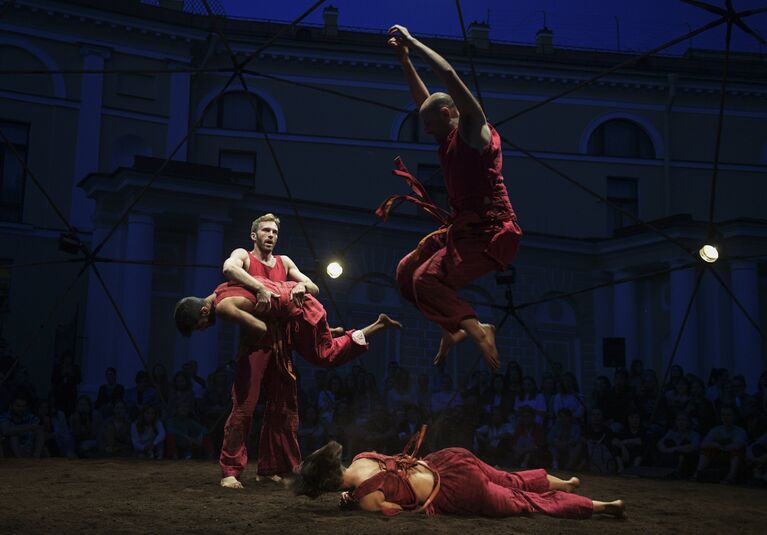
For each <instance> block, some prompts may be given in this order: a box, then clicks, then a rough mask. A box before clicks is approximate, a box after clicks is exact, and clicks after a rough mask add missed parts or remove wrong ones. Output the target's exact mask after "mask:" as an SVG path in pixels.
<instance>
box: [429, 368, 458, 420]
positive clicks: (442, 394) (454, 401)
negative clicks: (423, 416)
mask: <svg viewBox="0 0 767 535" xmlns="http://www.w3.org/2000/svg"><path fill="white" fill-rule="evenodd" d="M462 404H463V399H462V398H461V394H460V393H459V392H457V391H456V390H454V389H453V378H452V377H450V375H448V374H446V373H443V374H442V375H441V377H440V385H439V390H438V391H437V392H434V393H433V394H432V395H431V413H432V414H434V415H436V414H439V413H440V412H442V411H443V410H445V409H447V408H448V407H459V406H461V405H462Z"/></svg>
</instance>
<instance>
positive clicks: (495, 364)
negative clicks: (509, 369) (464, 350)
mask: <svg viewBox="0 0 767 535" xmlns="http://www.w3.org/2000/svg"><path fill="white" fill-rule="evenodd" d="M479 326H480V327H481V328H482V331H483V335H482V337H481V338H477V339H476V340H475V342H477V345H478V346H479V351H480V352H481V353H482V358H484V359H485V362H487V365H488V366H489V367H490V369H491V370H493V371H498V369H499V368H500V367H501V360H500V358H499V357H498V348H496V347H495V325H490V324H488V323H480V324H479Z"/></svg>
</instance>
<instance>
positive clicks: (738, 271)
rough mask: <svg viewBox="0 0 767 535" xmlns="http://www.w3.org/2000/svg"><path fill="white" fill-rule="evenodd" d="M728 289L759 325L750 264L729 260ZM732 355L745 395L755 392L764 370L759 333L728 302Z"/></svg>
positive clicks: (754, 276) (755, 282) (756, 277)
mask: <svg viewBox="0 0 767 535" xmlns="http://www.w3.org/2000/svg"><path fill="white" fill-rule="evenodd" d="M730 281H731V282H730V288H731V289H732V293H733V294H735V297H737V298H738V301H739V302H740V304H741V305H743V308H745V309H746V311H748V313H749V315H750V316H751V318H752V319H753V320H754V321H755V322H756V324H757V325H759V275H758V272H757V266H756V264H755V263H754V262H747V261H743V260H733V261H732V262H730ZM731 310H732V342H733V344H732V354H733V361H734V369H733V370H731V371H732V372H734V374H742V375H743V376H744V377H745V378H746V386H747V389H748V391H749V392H754V391H756V386H757V381H759V375H760V374H761V373H762V371H764V369H765V363H764V359H763V357H762V340H761V337H760V336H759V332H758V331H757V330H756V329H755V328H754V326H753V325H752V324H751V322H750V321H749V320H748V318H746V316H745V314H743V311H742V310H741V309H740V308H739V307H738V306H737V305H736V304H735V302H734V301H731Z"/></svg>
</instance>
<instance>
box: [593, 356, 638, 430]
mask: <svg viewBox="0 0 767 535" xmlns="http://www.w3.org/2000/svg"><path fill="white" fill-rule="evenodd" d="M646 372H647V370H645V371H644V372H643V373H642V379H643V381H644V374H645V373H646ZM640 388H641V387H640ZM635 405H636V391H634V390H633V389H632V388H631V384H630V383H629V374H628V372H627V371H626V370H624V369H623V368H620V369H617V370H615V374H614V375H613V391H612V406H611V407H610V410H609V412H602V417H603V418H604V420H605V422H607V421H610V422H625V421H626V416H628V410H629V408H630V407H633V406H635Z"/></svg>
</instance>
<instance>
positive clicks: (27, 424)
mask: <svg viewBox="0 0 767 535" xmlns="http://www.w3.org/2000/svg"><path fill="white" fill-rule="evenodd" d="M0 436H2V438H3V439H4V443H3V444H2V448H3V453H4V454H10V455H12V456H13V457H33V458H35V459H37V458H39V457H40V455H42V452H43V446H44V444H45V432H44V430H43V426H42V425H40V420H39V419H38V417H37V416H35V415H34V414H32V412H31V411H30V410H29V405H28V404H27V398H25V397H24V395H23V394H16V395H15V396H13V400H12V401H11V404H10V406H9V407H8V412H4V413H3V414H0Z"/></svg>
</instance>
